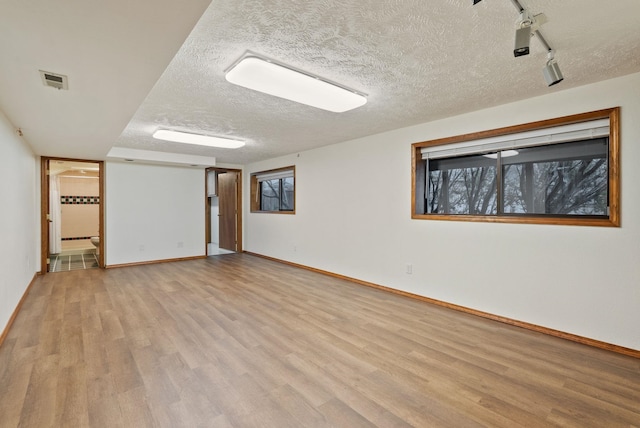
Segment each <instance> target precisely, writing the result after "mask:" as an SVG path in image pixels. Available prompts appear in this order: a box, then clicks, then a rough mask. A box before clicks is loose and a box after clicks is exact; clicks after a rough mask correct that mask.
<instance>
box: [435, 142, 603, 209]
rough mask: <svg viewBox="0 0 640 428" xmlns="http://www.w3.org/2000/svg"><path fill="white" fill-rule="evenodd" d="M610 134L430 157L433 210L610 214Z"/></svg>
mask: <svg viewBox="0 0 640 428" xmlns="http://www.w3.org/2000/svg"><path fill="white" fill-rule="evenodd" d="M607 140H608V139H606V138H601V139H597V140H587V141H578V142H571V143H563V144H556V145H548V146H542V147H534V148H526V149H520V150H518V151H516V150H509V152H510V153H509V154H510V156H504V155H502V153H503V152H498V153H496V154H495V155H494V154H488V155H477V156H464V157H460V158H457V157H452V158H444V159H438V160H434V161H430V162H429V166H428V192H427V207H428V211H427V212H429V213H441V214H471V215H495V214H504V215H518V214H553V215H589V216H606V215H607V206H608V194H607V189H608V171H607V153H608V141H607ZM492 158H495V159H492ZM498 170H500V171H501V174H500V181H498V176H499V175H498V174H497V171H498Z"/></svg>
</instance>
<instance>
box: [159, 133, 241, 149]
mask: <svg viewBox="0 0 640 428" xmlns="http://www.w3.org/2000/svg"><path fill="white" fill-rule="evenodd" d="M153 138H155V139H156V140H165V141H173V142H174V143H184V144H196V145H199V146H208V147H220V148H223V149H237V148H240V147H242V146H244V141H239V140H231V139H229V138H221V137H210V136H208V135H199V134H190V133H188V132H179V131H170V130H168V129H158V130H157V131H156V132H154V133H153Z"/></svg>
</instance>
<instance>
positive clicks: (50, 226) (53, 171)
mask: <svg viewBox="0 0 640 428" xmlns="http://www.w3.org/2000/svg"><path fill="white" fill-rule="evenodd" d="M41 167H42V170H41V184H42V186H41V187H42V190H41V192H42V194H41V207H42V209H41V224H42V248H41V253H42V270H41V272H42V273H46V272H63V271H69V270H79V269H91V268H98V267H104V240H103V223H104V219H103V210H102V206H103V205H102V203H103V191H102V189H103V178H102V177H103V174H102V170H103V162H101V161H89V160H78V159H62V158H42V165H41Z"/></svg>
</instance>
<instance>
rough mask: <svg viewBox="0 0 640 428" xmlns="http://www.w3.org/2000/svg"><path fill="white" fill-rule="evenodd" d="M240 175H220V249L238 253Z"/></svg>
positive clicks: (235, 173)
mask: <svg viewBox="0 0 640 428" xmlns="http://www.w3.org/2000/svg"><path fill="white" fill-rule="evenodd" d="M237 195H238V173H237V172H225V173H222V174H218V198H220V199H219V200H220V207H219V210H220V211H219V217H218V221H219V223H218V224H219V227H220V229H219V230H220V248H224V249H225V250H231V251H237V248H236V241H237V234H236V207H237V205H238V196H237Z"/></svg>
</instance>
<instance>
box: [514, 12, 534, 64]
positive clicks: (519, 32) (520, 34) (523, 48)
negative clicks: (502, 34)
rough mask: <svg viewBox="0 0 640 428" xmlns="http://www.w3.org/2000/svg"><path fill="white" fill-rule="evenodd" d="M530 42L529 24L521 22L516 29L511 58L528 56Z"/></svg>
mask: <svg viewBox="0 0 640 428" xmlns="http://www.w3.org/2000/svg"><path fill="white" fill-rule="evenodd" d="M530 42H531V23H527V22H524V21H523V22H522V24H520V28H518V29H516V43H515V47H514V48H513V56H515V57H519V56H522V55H529V43H530Z"/></svg>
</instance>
